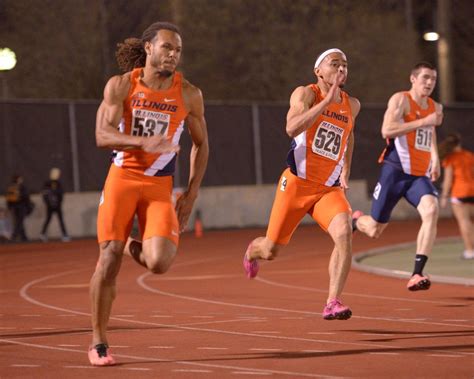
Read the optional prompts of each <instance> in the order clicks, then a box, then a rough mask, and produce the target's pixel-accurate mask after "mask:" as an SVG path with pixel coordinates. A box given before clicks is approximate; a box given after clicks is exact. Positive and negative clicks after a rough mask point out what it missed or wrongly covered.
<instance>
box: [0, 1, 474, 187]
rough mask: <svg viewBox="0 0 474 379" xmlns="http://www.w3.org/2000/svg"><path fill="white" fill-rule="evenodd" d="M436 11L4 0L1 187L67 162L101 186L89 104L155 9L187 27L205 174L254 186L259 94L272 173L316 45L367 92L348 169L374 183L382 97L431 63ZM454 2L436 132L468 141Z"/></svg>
mask: <svg viewBox="0 0 474 379" xmlns="http://www.w3.org/2000/svg"><path fill="white" fill-rule="evenodd" d="M436 9H437V2H436V1H428V0H383V1H382V0H371V1H369V0H360V1H352V0H331V1H316V0H163V1H148V0H41V1H40V0H29V1H27V0H0V47H9V48H10V49H12V50H14V51H15V53H16V55H17V59H18V63H17V65H16V67H15V68H14V69H13V70H11V71H9V72H0V78H1V79H2V86H3V89H4V90H5V93H6V96H5V98H4V99H3V101H0V112H1V113H0V115H1V117H0V123H1V127H0V190H1V191H3V190H4V189H5V186H6V184H7V182H8V180H9V178H10V176H11V175H12V174H13V173H21V174H23V175H24V176H25V178H26V182H27V184H28V186H29V187H30V188H31V189H32V190H33V191H38V190H39V189H40V188H41V185H42V183H43V181H44V180H45V178H46V177H47V175H48V172H49V169H50V168H51V167H53V166H56V167H60V168H61V169H62V171H63V179H64V182H65V187H66V190H68V191H72V190H73V189H79V190H80V191H87V190H98V189H100V188H101V187H102V184H103V181H104V178H105V175H106V172H107V167H108V164H109V153H108V152H107V151H105V150H99V149H97V148H96V147H95V141H94V127H95V112H96V111H97V107H98V104H99V101H100V100H99V99H100V98H101V97H102V90H103V87H104V85H105V83H106V81H107V79H108V78H109V77H110V76H111V75H114V74H118V73H119V71H118V68H117V65H116V62H115V58H114V52H115V46H116V44H117V42H120V41H122V40H123V39H125V38H127V37H131V36H133V37H140V36H141V33H142V31H143V30H144V29H145V28H146V27H148V26H149V25H150V24H151V23H153V22H155V21H158V20H168V21H172V22H175V23H176V24H178V26H179V27H180V28H181V32H182V37H183V59H182V63H181V65H180V68H179V69H180V70H181V71H183V72H184V74H185V76H186V77H187V79H188V80H190V81H191V82H192V83H194V84H195V85H197V86H198V87H200V88H201V89H202V91H203V94H204V97H205V101H206V118H207V122H208V128H209V139H210V147H211V155H210V161H209V167H208V170H207V173H206V177H205V179H204V183H203V184H204V185H206V186H211V185H237V184H254V183H256V172H255V153H254V146H253V130H252V105H253V106H258V111H259V120H260V140H261V152H262V156H261V159H262V177H263V182H264V183H274V182H275V180H277V178H278V176H279V174H280V172H281V170H282V169H283V167H284V165H285V158H286V153H287V151H288V148H289V144H290V140H289V138H288V137H287V136H286V134H285V132H284V125H285V115H286V112H287V110H288V105H287V104H288V99H289V96H290V94H291V92H292V91H293V89H294V88H295V87H297V86H299V85H304V84H308V83H311V82H313V81H314V76H313V73H312V67H313V65H314V60H315V59H316V57H317V55H318V54H319V53H320V52H321V51H323V50H325V49H327V48H331V47H339V48H341V49H342V50H344V51H345V52H346V54H347V56H348V60H349V80H348V85H347V87H346V89H347V91H348V92H349V93H350V94H351V95H353V96H355V97H357V98H359V99H360V101H361V103H362V111H361V113H360V116H359V118H358V120H357V125H356V146H355V152H354V159H353V169H352V178H353V179H367V180H368V182H369V187H372V186H373V184H374V182H375V179H376V177H377V174H378V167H377V164H376V160H377V157H378V155H379V153H380V151H381V150H382V148H383V146H384V141H383V140H382V138H381V136H380V126H381V120H382V115H383V112H384V109H385V104H386V102H387V100H388V98H389V97H390V95H391V94H392V93H394V92H396V91H400V90H405V89H408V88H409V80H408V78H409V72H410V69H411V67H412V66H413V65H414V64H415V63H416V62H418V61H420V60H428V61H431V62H433V63H434V64H436V63H437V52H436V43H434V42H426V41H424V40H423V39H422V33H423V32H425V31H428V30H436V28H437V25H436V22H437V21H436V20H437V17H436V16H437V15H436ZM450 10H451V17H450V22H449V26H450V29H451V52H452V57H451V58H452V59H451V61H452V62H453V73H454V75H453V76H454V77H453V81H454V83H453V85H454V99H453V100H454V101H453V102H452V103H451V104H445V106H446V107H445V122H444V123H443V126H442V127H441V128H439V137H440V139H442V138H443V136H445V135H446V134H447V133H449V132H452V131H458V132H461V133H462V134H463V139H464V145H465V146H467V147H469V148H470V149H474V146H473V144H474V138H473V135H474V133H473V132H472V129H473V125H474V122H473V121H474V103H473V102H474V91H473V90H472V88H474V79H473V75H472V73H471V72H472V67H473V66H474V41H473V37H472V36H473V35H474V23H473V22H472V20H473V19H474V7H473V6H472V2H471V1H470V0H451V1H450ZM438 88H439V86H438ZM438 88H437V89H436V91H435V93H434V94H433V97H434V98H435V99H437V98H438V92H437V91H438ZM71 107H73V108H74V115H73V116H74V117H73V121H74V123H75V126H76V128H75V129H74V130H75V134H76V135H75V137H76V138H73V136H72V135H71V114H70V109H71ZM74 141H75V142H74ZM74 143H75V146H76V147H77V151H78V158H79V159H78V169H79V179H80V183H79V188H74V186H73V167H72V166H73V161H72V147H71V146H72V144H74ZM189 146H190V142H189V136H188V135H187V133H184V134H183V149H182V152H181V155H180V160H179V162H180V164H179V173H178V176H177V178H176V183H177V185H181V186H183V185H185V184H186V181H187V175H188V154H189Z"/></svg>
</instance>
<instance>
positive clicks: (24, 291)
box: [19, 269, 474, 356]
mask: <svg viewBox="0 0 474 379" xmlns="http://www.w3.org/2000/svg"><path fill="white" fill-rule="evenodd" d="M78 271H85V269H82V270H71V271H65V272H61V273H59V274H58V273H56V274H53V275H48V276H45V277H42V278H38V279H35V280H32V281H30V282H28V283H26V284H25V285H24V286H23V287H22V288H21V289H20V291H19V293H20V296H21V297H22V298H23V299H24V300H25V301H28V302H30V303H32V304H35V305H37V306H40V307H43V308H47V309H54V310H57V311H61V312H70V313H75V314H78V315H83V316H86V317H90V313H86V312H81V311H77V310H72V309H66V308H61V307H57V306H54V305H49V304H46V303H42V302H40V301H38V300H36V299H34V298H32V297H31V296H29V295H28V290H29V288H30V287H32V286H34V285H35V284H37V283H41V282H44V281H46V280H50V279H54V278H58V277H62V276H66V275H70V274H71V273H77V272H78ZM146 275H147V274H144V275H141V276H140V277H139V278H138V279H137V282H138V283H139V284H140V285H141V286H142V287H143V288H145V289H148V290H149V291H150V292H155V293H156V292H157V293H161V291H158V290H155V289H153V288H151V287H148V286H147V285H146V284H144V283H143V278H144V277H145V276H146ZM165 294H166V293H165ZM168 296H170V295H168ZM175 297H178V296H175ZM179 297H184V296H179ZM184 298H188V297H184ZM190 299H194V298H190ZM199 301H202V302H209V301H204V300H202V299H199ZM213 303H221V302H213ZM223 304H226V305H229V304H230V305H233V306H237V307H241V308H258V309H265V310H271V311H274V310H280V311H286V312H298V313H303V314H310V315H311V314H314V313H313V312H304V311H294V310H288V309H279V308H269V307H257V306H250V305H243V304H232V303H223ZM111 319H113V320H118V321H127V322H130V323H133V324H138V325H153V326H160V327H164V328H176V329H175V330H180V331H184V330H188V331H199V332H209V333H218V334H226V335H234V336H235V335H237V336H247V337H260V338H268V339H278V340H287V341H306V342H318V343H324V344H336V345H343V346H348V345H351V346H358V347H360V346H363V347H370V348H377V347H381V348H384V349H387V348H393V349H398V348H399V346H390V345H387V344H383V345H382V344H376V343H358V342H344V341H341V342H337V341H332V340H321V339H310V338H299V337H285V336H274V335H261V334H254V333H245V332H233V331H229V330H220V329H208V328H196V327H183V326H176V325H169V324H160V323H152V322H146V321H139V320H130V319H120V318H117V317H111ZM369 319H375V320H381V319H379V318H369ZM394 321H396V320H394ZM426 324H428V323H425V325H426ZM430 324H433V323H430ZM441 325H443V326H446V325H448V326H451V327H453V326H456V325H453V324H441ZM464 327H465V326H464ZM164 330H168V329H164ZM25 338H26V337H25ZM416 350H418V351H425V349H416ZM437 351H438V352H440V353H441V352H447V353H452V352H451V351H444V350H441V349H440V350H437ZM430 352H433V350H430ZM458 353H459V354H464V355H468V356H471V355H474V353H471V352H467V351H462V352H458Z"/></svg>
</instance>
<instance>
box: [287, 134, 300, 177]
mask: <svg viewBox="0 0 474 379" xmlns="http://www.w3.org/2000/svg"><path fill="white" fill-rule="evenodd" d="M295 147H296V142H295V140H294V139H292V140H291V149H290V151H289V152H288V155H287V156H286V164H287V166H288V168H289V169H290V171H291V173H292V174H293V175H295V176H298V170H297V169H296V160H295Z"/></svg>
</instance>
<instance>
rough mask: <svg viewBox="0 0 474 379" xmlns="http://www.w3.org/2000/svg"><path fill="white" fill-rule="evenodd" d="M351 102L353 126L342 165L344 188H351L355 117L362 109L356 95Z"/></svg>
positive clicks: (342, 185)
mask: <svg viewBox="0 0 474 379" xmlns="http://www.w3.org/2000/svg"><path fill="white" fill-rule="evenodd" d="M349 103H350V105H351V113H352V123H353V125H354V126H353V127H352V130H351V134H350V135H349V138H348V140H347V149H346V153H345V155H344V166H343V167H342V172H341V187H342V188H344V189H348V188H349V177H350V174H351V166H352V153H353V152H354V127H355V119H356V117H357V115H358V114H359V111H360V102H359V100H357V99H356V98H355V97H350V98H349Z"/></svg>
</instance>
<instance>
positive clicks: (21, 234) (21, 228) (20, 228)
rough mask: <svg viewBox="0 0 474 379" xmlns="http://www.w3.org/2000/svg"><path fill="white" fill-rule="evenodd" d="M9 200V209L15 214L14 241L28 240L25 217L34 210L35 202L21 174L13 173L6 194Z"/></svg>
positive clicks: (12, 237)
mask: <svg viewBox="0 0 474 379" xmlns="http://www.w3.org/2000/svg"><path fill="white" fill-rule="evenodd" d="M5 197H6V200H7V206H8V210H9V211H10V212H11V214H12V216H13V225H14V227H13V234H12V236H11V240H12V241H18V240H19V241H23V242H24V241H28V237H27V236H26V232H25V225H24V221H25V217H26V216H28V215H29V214H31V212H33V208H34V204H33V203H32V202H31V200H30V196H29V194H28V190H27V188H26V187H25V185H24V184H23V177H22V176H21V175H13V176H12V181H11V183H10V185H9V186H8V189H7V193H6V195H5Z"/></svg>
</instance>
